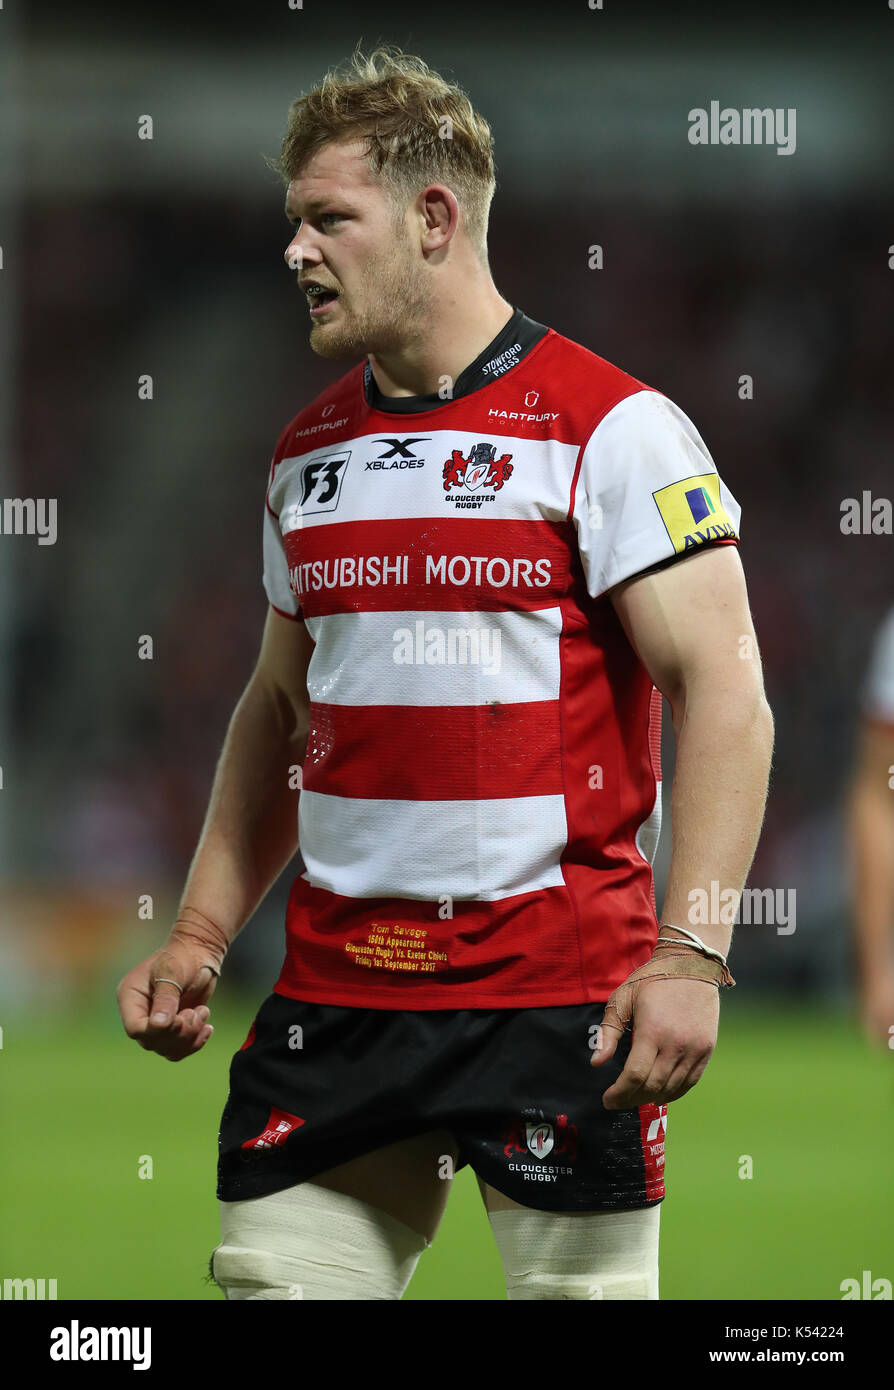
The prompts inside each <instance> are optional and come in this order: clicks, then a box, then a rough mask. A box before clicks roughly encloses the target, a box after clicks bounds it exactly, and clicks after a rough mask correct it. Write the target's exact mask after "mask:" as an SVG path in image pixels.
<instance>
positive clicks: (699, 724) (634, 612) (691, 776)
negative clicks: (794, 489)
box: [612, 546, 773, 953]
mask: <svg viewBox="0 0 894 1390" xmlns="http://www.w3.org/2000/svg"><path fill="white" fill-rule="evenodd" d="M612 598H613V602H614V605H615V608H616V610H617V613H618V616H619V617H620V619H621V622H622V624H623V625H624V629H625V631H626V633H627V636H628V638H629V640H630V642H631V644H632V646H633V648H634V650H635V651H636V653H637V655H638V656H639V658H640V660H641V661H642V663H643V665H644V666H645V668H646V670H647V671H648V673H649V675H650V676H651V678H652V680H653V682H654V683H655V685H657V687H658V689H659V690H660V691H661V693H662V694H663V695H664V696H666V698H667V701H668V703H669V705H670V707H671V713H672V717H673V725H674V733H675V735H676V740H677V757H676V767H675V770H674V783H673V790H672V795H671V831H672V841H671V846H672V847H671V860H670V868H669V871H668V880H667V889H666V892H665V898H664V908H663V911H662V913H661V920H662V921H663V922H676V923H678V924H679V925H680V926H683V927H689V929H690V930H694V931H696V932H697V934H698V935H699V936H700V937H701V938H702V940H703V941H704V942H705V943H706V944H707V945H709V946H716V947H717V949H718V950H720V951H723V952H724V953H725V952H726V951H727V949H728V947H729V944H730V939H731V937H732V921H733V919H734V918H735V915H736V910H737V907H738V895H740V894H741V891H742V889H743V887H744V886H745V880H746V878H747V876H748V870H749V868H750V867H751V862H752V859H753V858H754V851H755V849H756V847H757V841H758V837H759V835H760V829H761V823H762V821H763V815H764V807H765V804H766V798H767V786H768V781H769V774H770V760H771V755H772V750H773V716H772V714H771V713H770V708H769V706H768V704H767V700H766V696H765V694H764V683H763V674H762V670H761V661H760V653H759V651H758V645H757V638H756V636H755V632H754V627H753V624H752V621H751V613H750V611H749V607H748V595H747V592H746V588H745V577H744V574H743V573H742V565H741V562H740V560H739V555H738V551H737V550H736V549H735V547H733V546H715V547H712V548H709V549H706V550H702V551H699V552H696V553H695V554H694V555H692V556H690V557H689V558H688V559H686V560H680V561H678V562H677V564H675V565H671V566H670V567H669V568H668V569H665V570H662V571H659V572H658V573H657V574H653V575H645V576H643V577H642V578H640V579H634V580H632V581H630V582H629V583H628V584H626V585H622V586H620V590H619V591H615V593H613V595H612ZM712 882H714V883H717V884H718V885H719V890H720V892H721V893H722V892H723V891H724V890H725V889H732V890H733V891H734V892H735V893H736V895H737V896H736V903H735V905H734V906H733V908H732V911H731V912H729V913H727V914H725V915H726V916H727V917H728V923H723V922H720V923H712V924H711V926H710V927H705V928H704V930H702V929H701V927H699V926H693V925H692V924H690V920H689V913H690V910H691V900H690V898H689V893H690V892H691V891H692V890H693V889H702V890H704V892H705V893H706V894H708V901H710V888H711V883H712Z"/></svg>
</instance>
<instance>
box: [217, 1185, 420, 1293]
mask: <svg viewBox="0 0 894 1390" xmlns="http://www.w3.org/2000/svg"><path fill="white" fill-rule="evenodd" d="M220 1231H221V1236H220V1245H218V1246H217V1248H216V1249H215V1251H214V1254H213V1256H212V1273H213V1275H214V1279H215V1282H216V1283H217V1284H219V1285H220V1287H221V1288H222V1289H223V1290H224V1292H225V1294H226V1296H227V1298H228V1299H298V1298H308V1299H399V1298H401V1297H402V1296H403V1293H404V1291H405V1289H406V1287H407V1285H408V1284H409V1282H410V1279H411V1278H412V1276H413V1271H414V1270H415V1268H416V1264H417V1262H418V1260H419V1256H420V1255H421V1254H422V1251H423V1250H424V1249H425V1248H426V1245H427V1244H428V1242H427V1241H426V1239H425V1237H424V1236H422V1235H420V1234H419V1233H418V1232H416V1231H414V1230H411V1228H410V1227H409V1226H405V1225H404V1223H403V1222H402V1221H398V1220H397V1219H396V1218H395V1217H393V1216H390V1215H389V1214H388V1213H387V1212H384V1211H380V1210H379V1209H378V1208H377V1207H372V1206H369V1205H368V1204H367V1203H366V1202H361V1201H360V1200H359V1199H358V1198H356V1197H348V1196H346V1195H345V1194H344V1193H343V1192H332V1191H330V1190H329V1188H325V1187H320V1186H319V1185H318V1184H316V1183H313V1182H302V1183H299V1184H298V1185H297V1186H295V1187H289V1188H286V1189H285V1190H284V1191H282V1192H273V1193H271V1194H270V1195H269V1196H266V1197H253V1198H249V1199H248V1200H246V1201H241V1202H221V1203H220Z"/></svg>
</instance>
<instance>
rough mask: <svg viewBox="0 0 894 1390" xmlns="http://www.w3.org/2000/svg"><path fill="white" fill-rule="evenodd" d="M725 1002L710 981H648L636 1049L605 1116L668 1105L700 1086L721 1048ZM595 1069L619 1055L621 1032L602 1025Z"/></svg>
mask: <svg viewBox="0 0 894 1390" xmlns="http://www.w3.org/2000/svg"><path fill="white" fill-rule="evenodd" d="M719 1021H720V999H719V995H718V990H717V987H716V985H712V984H710V983H709V982H706V981H705V980H687V979H673V980H660V979H659V980H643V981H641V982H640V984H639V988H638V990H637V997H636V1002H635V1004H634V1011H633V1019H632V1025H633V1046H632V1047H631V1049H630V1055H629V1056H628V1058H627V1062H626V1064H625V1066H624V1069H623V1071H622V1072H621V1075H620V1076H619V1077H618V1079H617V1081H615V1082H614V1084H613V1085H612V1086H610V1087H609V1088H608V1090H607V1091H606V1092H605V1094H604V1095H603V1097H602V1104H603V1106H604V1107H605V1109H606V1110H632V1109H634V1108H635V1107H636V1106H639V1105H668V1104H669V1103H670V1102H671V1101H672V1100H679V1098H680V1096H684V1095H685V1094H686V1092H687V1091H691V1090H692V1087H693V1086H694V1085H695V1083H696V1082H697V1081H698V1079H699V1077H700V1076H701V1075H702V1073H703V1071H704V1070H705V1068H706V1067H707V1065H708V1063H709V1061H710V1060H711V1055H712V1053H713V1051H714V1048H715V1047H716V1046H717V1027H718V1024H719ZM600 1037H601V1041H602V1047H601V1048H600V1049H598V1050H596V1051H594V1052H593V1056H592V1059H591V1065H592V1066H594V1067H599V1066H601V1065H602V1064H603V1062H607V1061H608V1060H609V1058H610V1057H612V1056H613V1055H614V1053H615V1050H616V1049H617V1046H618V1040H619V1039H620V1037H621V1030H620V1029H619V1028H616V1027H614V1026H613V1025H611V1024H603V1025H602V1030H601V1033H600Z"/></svg>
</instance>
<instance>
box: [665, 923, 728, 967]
mask: <svg viewBox="0 0 894 1390" xmlns="http://www.w3.org/2000/svg"><path fill="white" fill-rule="evenodd" d="M662 925H663V926H665V927H673V929H674V931H681V932H682V933H683V935H684V936H687V937H688V938H689V940H690V941H691V942H692V944H693V946H696V947H697V948H698V950H700V951H701V953H702V955H703V956H708V957H709V959H711V960H719V961H720V964H721V965H726V956H725V955H724V954H723V953H722V952H721V951H717V950H715V949H714V947H713V946H706V945H705V943H704V941H702V939H701V937H700V936H696V934H695V932H694V931H687V929H686V927H678V926H677V924H676V922H664V923H663V924H662ZM658 940H659V941H671V942H673V941H675V940H676V937H673V936H659V938H658Z"/></svg>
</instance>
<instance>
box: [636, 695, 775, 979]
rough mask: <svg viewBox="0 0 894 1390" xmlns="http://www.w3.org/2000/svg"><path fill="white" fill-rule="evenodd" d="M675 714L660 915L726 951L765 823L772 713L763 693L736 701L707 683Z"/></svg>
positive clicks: (682, 700)
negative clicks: (702, 910)
mask: <svg viewBox="0 0 894 1390" xmlns="http://www.w3.org/2000/svg"><path fill="white" fill-rule="evenodd" d="M673 718H674V730H675V733H676V738H677V758H676V768H675V772H674V783H673V792H672V797H671V831H672V839H671V861H670V867H669V871H668V880H667V889H666V892H665V897H664V907H663V911H662V913H661V917H660V919H659V920H660V921H661V922H668V923H675V924H676V925H677V926H680V927H685V928H687V930H689V931H694V932H695V933H696V934H697V935H698V936H700V937H701V939H702V940H703V941H704V942H705V943H706V945H709V946H714V947H716V949H718V950H720V951H722V952H724V954H725V953H726V952H727V951H728V950H729V946H730V942H731V939H732V931H733V922H734V920H735V916H736V913H737V911H738V905H739V899H740V897H741V893H742V889H743V888H744V886H745V880H746V879H747V877H748V871H749V869H750V867H751V863H752V860H753V859H754V852H755V849H756V848H757V842H758V838H759V836H760V830H761V825H762V822H763V817H764V809H765V806H766V800H767V788H768V784H769V776H770V764H771V760H772V754H773V716H772V714H771V712H770V709H769V706H768V705H767V703H766V700H765V699H764V698H763V696H762V695H761V694H759V693H758V692H754V693H753V694H750V695H742V696H736V697H735V698H731V697H730V694H729V691H728V690H726V691H723V690H721V691H719V692H718V690H717V688H716V687H714V686H713V685H711V686H708V685H707V683H706V684H705V686H703V687H700V688H696V689H690V690H688V691H687V692H686V695H685V696H681V697H680V698H679V700H678V701H677V703H676V704H675V705H674V707H673ZM706 774H707V775H706ZM712 885H715V886H714V890H713V893H712ZM696 892H697V893H698V898H695V897H693V896H691V895H693V894H694V893H696ZM724 894H726V896H724ZM717 905H719V907H720V911H719V912H718V911H717V910H714V909H716V906H717ZM700 906H707V908H708V909H709V910H710V911H709V915H708V917H707V918H706V917H705V915H704V914H701V913H700V912H699V910H698V909H699V907H700Z"/></svg>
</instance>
